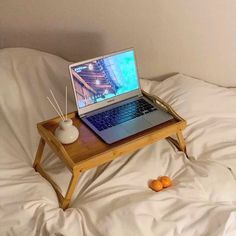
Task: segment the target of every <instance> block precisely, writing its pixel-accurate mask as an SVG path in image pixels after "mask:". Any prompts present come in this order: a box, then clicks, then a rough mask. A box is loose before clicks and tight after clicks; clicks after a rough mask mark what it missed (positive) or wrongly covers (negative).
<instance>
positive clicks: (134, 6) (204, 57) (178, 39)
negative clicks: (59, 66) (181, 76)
mask: <svg viewBox="0 0 236 236" xmlns="http://www.w3.org/2000/svg"><path fill="white" fill-rule="evenodd" d="M16 46H22V47H30V48H36V49H41V50H44V51H48V52H52V53H55V54H57V55H60V56H63V57H64V58H66V59H69V60H72V61H79V60H81V59H85V58H90V57H93V56H98V55H102V54H104V53H108V52H111V51H114V50H119V49H124V48H127V47H130V46H134V47H135V49H136V52H137V58H138V64H139V71H140V75H141V76H143V77H151V78H154V77H160V76H162V75H165V74H169V73H173V72H182V73H185V74H189V75H192V76H195V77H199V78H202V79H205V80H208V81H212V82H215V83H219V84H222V85H231V86H232V85H234V86H236V1H235V0H175V1H173V0H143V1H141V0H113V1H112V0H83V1H82V0H38V1H36V0H20V1H16V0H1V1H0V47H1V48H3V47H16Z"/></svg>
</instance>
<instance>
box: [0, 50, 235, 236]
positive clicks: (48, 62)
mask: <svg viewBox="0 0 236 236" xmlns="http://www.w3.org/2000/svg"><path fill="white" fill-rule="evenodd" d="M69 64H70V62H68V61H66V60H64V59H62V58H60V57H58V56H55V55H52V54H48V53H45V52H41V51H37V50H32V49H25V48H8V49H7V48H6V49H1V50H0V80H1V86H0V124H1V125H0V127H1V135H0V153H1V158H0V235H1V236H2V235H55V236H56V235H85V236H88V235H93V236H100V235H101V236H104V235H106V236H109V235H112V236H116V235H117V236H118V235H119V236H120V235H135V236H139V235H148V236H151V235H161V236H162V235H163V236H164V235H165V236H177V235H181V236H185V235H186V236H189V235H191V236H193V235H207V236H208V235H214V236H215V235H217V236H218V235H219V236H222V235H224V236H226V235H227V236H234V235H236V145H235V144H236V91H235V89H230V88H224V87H219V86H217V85H212V84H209V83H207V82H203V81H201V80H197V79H194V78H191V77H189V76H186V75H183V74H176V75H174V76H172V77H170V78H168V79H165V80H164V81H162V82H157V81H153V80H144V79H142V80H141V85H142V88H143V89H144V90H145V91H147V92H149V93H151V94H154V95H158V96H160V97H161V98H162V99H164V100H165V101H166V102H168V103H169V104H170V105H171V106H172V107H173V108H174V109H175V110H176V111H177V112H178V113H179V114H180V115H181V116H182V117H184V118H185V119H186V120H187V122H188V127H187V128H186V129H185V130H184V137H185V140H186V143H187V152H188V155H189V159H188V158H187V157H186V156H185V155H184V153H182V152H179V151H178V150H177V149H176V148H175V147H174V146H173V145H171V144H170V143H169V142H168V141H166V140H162V141H159V142H157V143H155V144H152V145H149V146H147V147H145V148H143V149H141V150H139V151H136V152H135V153H131V154H129V155H126V156H125V157H124V158H119V159H117V160H115V161H112V162H110V163H109V164H106V165H103V166H100V167H98V168H94V169H92V170H90V171H87V172H85V173H84V174H83V175H82V176H81V178H80V179H79V184H78V186H77V188H76V190H75V194H74V196H73V199H72V204H71V206H70V208H68V209H67V210H65V211H63V210H62V209H60V208H59V204H58V200H57V196H56V193H55V191H54V190H53V188H52V187H51V185H50V184H49V183H48V182H47V181H46V180H45V179H44V178H43V177H41V176H40V175H39V174H38V173H37V172H35V171H34V169H33V167H32V164H33V160H34V156H35V152H36V149H37V145H38V142H39V135H38V134H37V130H36V123H37V122H40V121H43V120H45V119H49V118H51V117H54V116H55V114H54V112H53V110H52V109H51V107H50V105H49V104H48V102H47V100H46V99H45V97H46V96H47V95H48V93H49V89H50V88H51V89H52V90H53V91H54V92H55V94H56V96H57V98H58V99H59V101H63V95H64V88H65V85H67V86H68V87H69V88H70V90H69V91H70V92H69V104H68V107H69V110H70V111H73V110H76V108H75V105H74V99H73V93H72V90H71V85H70V80H69V74H68V65H69ZM45 155H46V157H47V158H46V160H44V163H43V164H44V165H45V166H46V170H47V171H48V173H49V174H50V176H52V178H54V179H55V181H58V182H60V186H61V191H62V192H65V190H66V186H67V184H68V181H69V177H70V173H69V171H68V170H67V169H66V167H65V166H64V165H63V164H62V163H61V162H60V161H59V160H58V158H55V156H54V155H53V154H52V153H51V152H50V150H49V149H47V150H46V152H45ZM161 175H168V176H170V177H171V178H172V179H173V183H174V184H173V186H172V187H171V188H168V189H165V190H163V191H161V192H158V193H157V192H153V191H152V190H150V189H149V188H148V181H149V180H150V179H154V178H157V177H158V176H161Z"/></svg>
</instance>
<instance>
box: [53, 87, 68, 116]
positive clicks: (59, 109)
mask: <svg viewBox="0 0 236 236" xmlns="http://www.w3.org/2000/svg"><path fill="white" fill-rule="evenodd" d="M50 93H51V94H52V97H53V99H54V102H55V103H56V105H57V108H58V111H59V112H60V114H61V116H62V117H63V121H65V117H64V115H63V113H62V110H61V108H60V106H59V105H58V102H57V100H56V98H55V96H54V94H53V92H52V90H51V89H50Z"/></svg>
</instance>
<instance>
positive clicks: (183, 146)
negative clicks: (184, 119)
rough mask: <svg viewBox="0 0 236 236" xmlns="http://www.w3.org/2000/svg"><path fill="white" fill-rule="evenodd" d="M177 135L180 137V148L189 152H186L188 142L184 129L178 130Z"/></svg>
mask: <svg viewBox="0 0 236 236" xmlns="http://www.w3.org/2000/svg"><path fill="white" fill-rule="evenodd" d="M176 136H177V138H178V142H179V148H180V150H181V151H183V152H184V153H185V154H187V153H186V143H185V140H184V137H183V134H182V131H181V130H179V131H177V133H176Z"/></svg>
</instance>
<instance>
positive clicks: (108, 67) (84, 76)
mask: <svg viewBox="0 0 236 236" xmlns="http://www.w3.org/2000/svg"><path fill="white" fill-rule="evenodd" d="M71 75H72V79H73V83H74V89H75V94H76V100H77V106H78V107H79V108H84V107H86V106H89V105H92V104H94V103H98V102H102V101H104V100H105V99H109V98H112V97H114V96H119V95H122V94H124V93H128V92H131V91H133V90H137V89H138V88H139V82H138V75H137V69H136V62H135V55H134V51H133V50H128V51H123V52H120V53H116V54H112V55H110V56H105V57H102V58H100V59H97V60H91V61H89V62H86V63H84V64H79V65H77V66H73V67H72V68H71Z"/></svg>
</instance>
